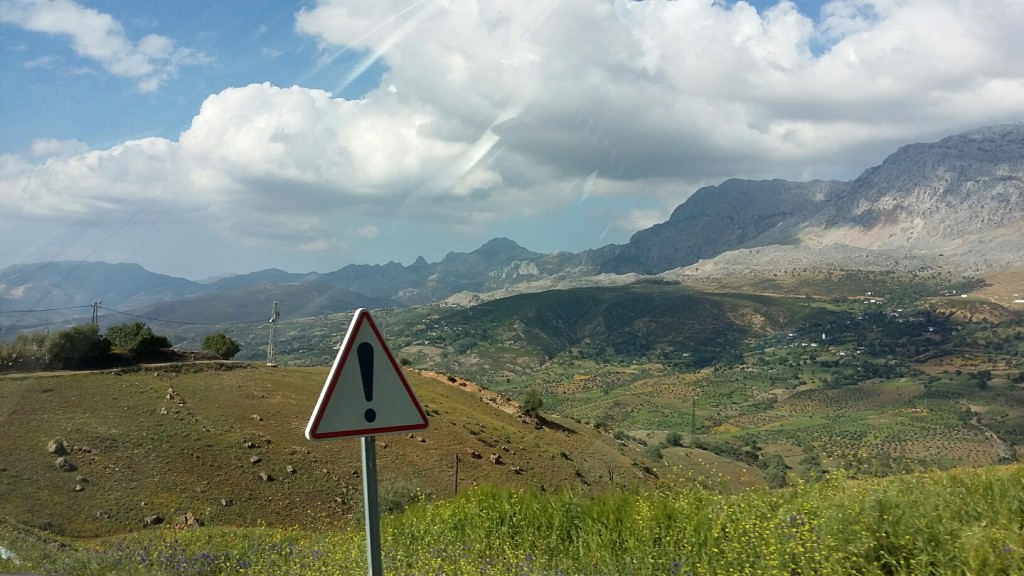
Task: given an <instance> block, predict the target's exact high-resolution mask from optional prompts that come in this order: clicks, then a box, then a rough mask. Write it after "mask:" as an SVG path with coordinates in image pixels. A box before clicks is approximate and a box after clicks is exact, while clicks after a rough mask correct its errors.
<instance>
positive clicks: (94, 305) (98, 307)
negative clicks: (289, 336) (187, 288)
mask: <svg viewBox="0 0 1024 576" xmlns="http://www.w3.org/2000/svg"><path fill="white" fill-rule="evenodd" d="M79 308H93V310H94V311H95V310H104V311H106V312H113V313H114V314H120V315H122V316H129V317H131V318H138V319H140V320H148V321H151V322H163V323H165V324H181V325H186V326H241V325H244V324H264V323H265V322H266V321H265V320H248V321H243V322H217V323H211V322H188V321H184V320H167V319H164V318H154V317H152V316H142V315H139V314H132V313H130V312H124V311H121V310H115V308H110V307H106V306H101V305H98V302H96V303H92V304H82V305H78V306H62V307H55V308H31V310H3V311H0V314H32V313H41V312H63V311H69V310H79ZM274 320H276V319H274Z"/></svg>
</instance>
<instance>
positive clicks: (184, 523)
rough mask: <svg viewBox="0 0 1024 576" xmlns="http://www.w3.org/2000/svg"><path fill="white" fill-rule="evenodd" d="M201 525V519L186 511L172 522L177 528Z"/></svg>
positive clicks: (188, 528)
mask: <svg viewBox="0 0 1024 576" xmlns="http://www.w3.org/2000/svg"><path fill="white" fill-rule="evenodd" d="M202 525H203V521H202V520H200V519H199V518H196V517H195V515H194V514H192V512H191V511H190V512H186V513H185V514H184V515H182V516H178V520H177V522H175V523H174V527H175V528H177V529H178V530H195V529H196V528H199V527H200V526H202Z"/></svg>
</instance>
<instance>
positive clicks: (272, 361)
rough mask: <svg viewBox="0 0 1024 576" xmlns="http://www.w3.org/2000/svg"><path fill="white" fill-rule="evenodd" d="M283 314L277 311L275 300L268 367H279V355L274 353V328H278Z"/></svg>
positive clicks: (271, 322) (268, 345)
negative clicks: (278, 322) (278, 321)
mask: <svg viewBox="0 0 1024 576" xmlns="http://www.w3.org/2000/svg"><path fill="white" fill-rule="evenodd" d="M280 317H281V313H280V312H278V311H277V300H274V309H273V312H271V314H270V341H269V342H268V343H267V366H277V355H276V354H275V351H274V328H276V327H277V320H278V318H280Z"/></svg>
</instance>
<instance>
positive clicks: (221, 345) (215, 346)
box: [203, 332, 242, 360]
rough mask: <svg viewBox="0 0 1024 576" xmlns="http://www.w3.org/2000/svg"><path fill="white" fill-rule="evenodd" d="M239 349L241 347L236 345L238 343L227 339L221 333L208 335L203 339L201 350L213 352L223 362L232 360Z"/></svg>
mask: <svg viewBox="0 0 1024 576" xmlns="http://www.w3.org/2000/svg"><path fill="white" fill-rule="evenodd" d="M241 349H242V347H241V346H239V345H238V342H235V341H234V340H232V339H231V338H228V337H227V336H225V335H224V333H223V332H217V333H216V334H210V335H209V336H207V337H206V338H204V339H203V350H206V351H207V352H213V353H214V354H216V355H217V356H220V357H221V358H222V359H224V360H230V359H232V358H234V357H235V354H238V351H239V350H241Z"/></svg>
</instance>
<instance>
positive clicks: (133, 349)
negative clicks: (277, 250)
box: [0, 322, 240, 374]
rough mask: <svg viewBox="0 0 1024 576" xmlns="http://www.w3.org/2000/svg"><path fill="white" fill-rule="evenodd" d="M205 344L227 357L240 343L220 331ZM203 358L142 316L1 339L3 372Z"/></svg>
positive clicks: (208, 348) (235, 351)
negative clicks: (111, 323)
mask: <svg viewBox="0 0 1024 576" xmlns="http://www.w3.org/2000/svg"><path fill="white" fill-rule="evenodd" d="M202 350H203V351H206V352H210V353H211V354H213V355H214V357H215V358H218V359H222V360H228V359H231V358H232V357H234V356H235V354H237V353H238V351H239V350H240V346H239V344H238V343H237V342H235V341H234V340H233V339H231V338H229V337H228V336H225V335H224V334H223V333H222V332H217V333H215V334H211V335H209V336H207V337H206V339H205V340H203V345H202ZM183 359H199V358H196V354H195V353H184V352H181V351H175V350H172V344H171V340H170V338H168V337H167V336H164V335H162V334H157V333H155V332H154V331H153V329H152V328H151V327H149V326H147V325H146V324H145V323H144V322H130V323H127V324H118V325H115V326H110V327H108V328H107V329H106V331H105V332H104V333H102V334H101V333H100V329H99V327H98V326H96V325H95V324H80V325H76V326H71V327H69V328H65V329H63V330H55V331H53V332H35V333H23V334H18V335H16V336H15V337H14V338H13V339H11V340H9V341H3V340H0V374H3V373H17V372H35V371H39V370H89V369H104V368H115V367H119V366H128V365H133V364H143V363H151V362H172V361H176V360H183Z"/></svg>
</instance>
